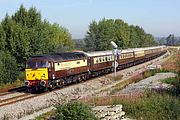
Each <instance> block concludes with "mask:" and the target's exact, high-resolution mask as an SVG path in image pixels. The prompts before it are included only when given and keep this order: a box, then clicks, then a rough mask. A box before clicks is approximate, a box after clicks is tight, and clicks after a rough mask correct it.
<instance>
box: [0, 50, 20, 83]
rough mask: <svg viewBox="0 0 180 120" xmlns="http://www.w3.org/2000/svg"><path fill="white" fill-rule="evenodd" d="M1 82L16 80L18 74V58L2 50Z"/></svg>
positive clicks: (0, 63) (0, 54)
mask: <svg viewBox="0 0 180 120" xmlns="http://www.w3.org/2000/svg"><path fill="white" fill-rule="evenodd" d="M0 71H1V72H0V83H5V84H6V83H9V82H14V81H15V80H16V79H17V76H18V73H19V72H18V68H17V63H16V59H15V58H14V57H13V56H11V54H10V53H9V52H4V51H0Z"/></svg>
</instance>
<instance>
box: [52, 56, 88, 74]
mask: <svg viewBox="0 0 180 120" xmlns="http://www.w3.org/2000/svg"><path fill="white" fill-rule="evenodd" d="M83 66H87V60H86V59H85V60H75V61H67V62H60V63H55V71H58V70H68V69H71V68H77V67H83Z"/></svg>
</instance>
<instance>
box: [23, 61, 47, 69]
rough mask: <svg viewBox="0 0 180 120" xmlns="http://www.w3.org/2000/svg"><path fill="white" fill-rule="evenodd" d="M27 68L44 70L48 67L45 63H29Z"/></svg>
mask: <svg viewBox="0 0 180 120" xmlns="http://www.w3.org/2000/svg"><path fill="white" fill-rule="evenodd" d="M26 67H27V68H31V69H37V68H46V67H49V64H48V62H47V61H30V62H28V63H27V65H26Z"/></svg>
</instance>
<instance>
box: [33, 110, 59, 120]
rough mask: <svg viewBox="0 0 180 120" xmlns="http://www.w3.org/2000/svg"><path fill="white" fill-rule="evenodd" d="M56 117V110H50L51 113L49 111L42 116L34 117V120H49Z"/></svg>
mask: <svg viewBox="0 0 180 120" xmlns="http://www.w3.org/2000/svg"><path fill="white" fill-rule="evenodd" d="M56 115H57V113H56V110H51V111H49V112H47V113H44V114H42V115H40V116H38V117H36V118H35V120H49V119H51V118H53V117H54V116H56Z"/></svg>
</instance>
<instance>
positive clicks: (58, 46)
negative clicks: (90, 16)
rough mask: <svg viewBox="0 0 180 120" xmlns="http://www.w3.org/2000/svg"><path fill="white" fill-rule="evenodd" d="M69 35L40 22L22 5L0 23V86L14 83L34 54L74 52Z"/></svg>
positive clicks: (37, 17) (64, 31)
mask: <svg viewBox="0 0 180 120" xmlns="http://www.w3.org/2000/svg"><path fill="white" fill-rule="evenodd" d="M73 46H74V44H73V41H72V38H71V34H70V32H69V31H68V30H67V29H66V28H64V27H61V26H59V25H58V24H56V23H53V24H51V23H49V22H48V21H47V20H42V17H41V13H40V12H39V11H37V10H36V8H34V7H31V8H29V9H26V8H25V7H24V6H23V5H21V6H20V8H19V9H18V10H17V11H16V13H15V14H13V15H12V16H9V15H8V14H6V16H5V18H4V19H3V20H2V21H1V23H0V83H1V82H4V83H7V82H9V81H14V80H16V78H17V76H18V71H19V69H21V68H24V67H25V62H26V61H27V59H28V58H29V57H31V56H33V55H37V54H45V53H51V52H57V51H69V50H71V49H73Z"/></svg>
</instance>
